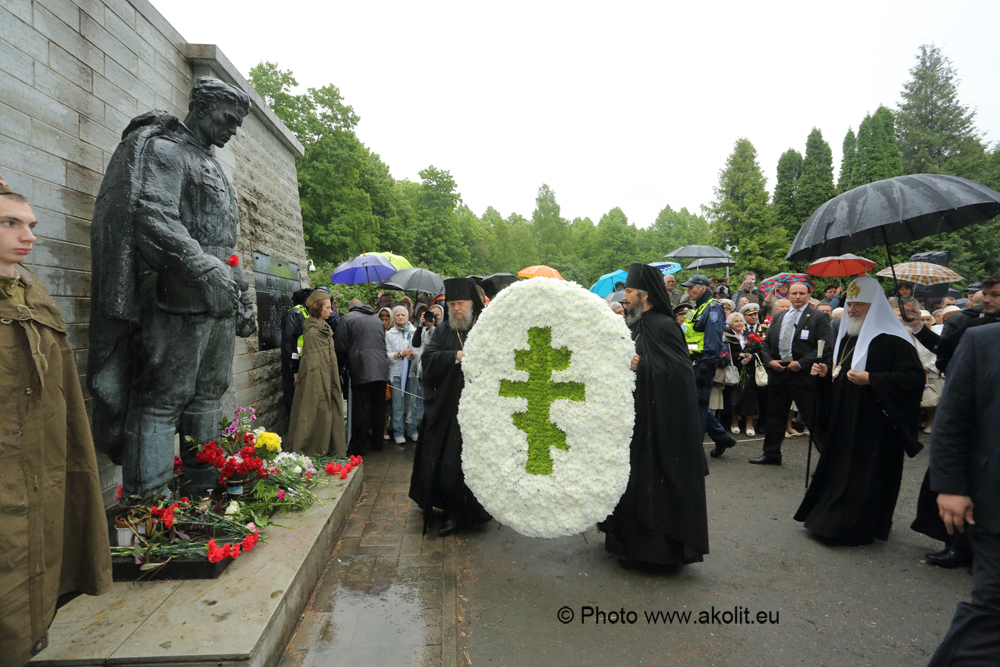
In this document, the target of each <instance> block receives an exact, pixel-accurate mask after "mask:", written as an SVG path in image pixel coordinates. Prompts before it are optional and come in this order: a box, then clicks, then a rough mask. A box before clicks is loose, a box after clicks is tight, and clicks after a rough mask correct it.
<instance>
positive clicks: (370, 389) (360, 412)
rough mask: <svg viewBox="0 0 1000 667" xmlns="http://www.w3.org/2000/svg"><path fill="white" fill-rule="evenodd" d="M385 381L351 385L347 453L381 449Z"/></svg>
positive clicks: (383, 426) (364, 452) (383, 427)
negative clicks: (349, 431) (349, 439)
mask: <svg viewBox="0 0 1000 667" xmlns="http://www.w3.org/2000/svg"><path fill="white" fill-rule="evenodd" d="M385 387H386V383H385V382H365V383H364V384H352V385H351V401H352V403H351V442H350V444H349V445H348V447H347V453H348V454H349V455H351V456H353V455H355V454H356V455H358V456H363V455H364V454H367V453H368V450H369V448H370V449H371V450H372V451H373V452H377V451H379V450H381V449H382V435H383V431H385Z"/></svg>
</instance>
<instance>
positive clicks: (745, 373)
mask: <svg viewBox="0 0 1000 667" xmlns="http://www.w3.org/2000/svg"><path fill="white" fill-rule="evenodd" d="M763 343H764V337H763V336H759V335H757V334H747V343H746V345H744V346H743V353H744V354H752V355H757V354H760V350H761V345H762V344H763ZM750 375H751V373H750V364H749V363H746V364H741V365H740V382H739V384H738V385H737V386H739V387H745V386H746V383H747V382H756V380H754V379H753V378H752V377H751V376H750Z"/></svg>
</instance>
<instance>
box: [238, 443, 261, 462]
mask: <svg viewBox="0 0 1000 667" xmlns="http://www.w3.org/2000/svg"><path fill="white" fill-rule="evenodd" d="M256 453H257V450H256V449H255V448H254V447H253V445H247V446H246V447H244V448H243V449H241V450H240V456H241V457H243V458H245V459H249V458H251V457H252V456H253V455H254V454H256Z"/></svg>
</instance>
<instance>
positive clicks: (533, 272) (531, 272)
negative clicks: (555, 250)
mask: <svg viewBox="0 0 1000 667" xmlns="http://www.w3.org/2000/svg"><path fill="white" fill-rule="evenodd" d="M517 275H518V276H520V277H521V278H555V279H556V280H562V279H563V277H562V276H561V275H559V272H558V271H556V270H555V269H553V268H552V267H551V266H545V265H544V264H542V265H541V266H529V267H528V268H526V269H521V270H520V271H518V272H517Z"/></svg>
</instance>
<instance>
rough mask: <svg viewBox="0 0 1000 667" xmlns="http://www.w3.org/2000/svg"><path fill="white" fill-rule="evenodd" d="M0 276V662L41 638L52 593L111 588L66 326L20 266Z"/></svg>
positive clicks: (11, 660)
mask: <svg viewBox="0 0 1000 667" xmlns="http://www.w3.org/2000/svg"><path fill="white" fill-rule="evenodd" d="M18 272H19V273H20V280H16V279H11V278H7V277H5V276H3V277H0V401H2V403H3V409H2V410H0V536H2V537H0V656H2V657H0V662H2V663H3V664H4V665H15V666H20V665H23V664H24V663H26V662H27V661H28V660H29V659H30V658H31V656H32V655H33V653H37V652H38V651H39V650H41V649H42V648H44V647H45V646H46V645H47V643H48V638H47V634H48V627H49V624H50V623H51V622H52V618H53V616H54V615H55V611H56V603H57V600H58V598H59V596H61V595H64V594H66V593H72V592H77V591H79V592H83V593H87V594H90V595H99V594H101V593H104V592H106V591H107V590H108V589H110V587H111V555H110V550H109V542H108V527H107V521H106V519H105V514H104V503H103V500H102V498H101V485H100V480H99V478H98V474H97V458H96V455H95V453H94V443H93V440H92V439H91V435H90V424H89V422H88V421H87V412H86V408H85V407H84V403H83V393H82V391H81V389H80V378H79V375H78V374H77V370H76V364H75V362H74V361H73V351H72V350H71V349H70V347H69V344H68V342H67V340H66V324H65V322H63V319H62V316H61V315H60V313H59V310H58V308H56V306H55V304H54V303H53V302H52V299H50V298H49V295H48V293H47V292H46V291H45V287H44V286H43V285H42V282H41V281H40V280H39V279H38V278H37V277H35V276H34V275H32V274H31V273H30V272H28V271H27V270H26V269H24V268H23V267H18Z"/></svg>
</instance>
